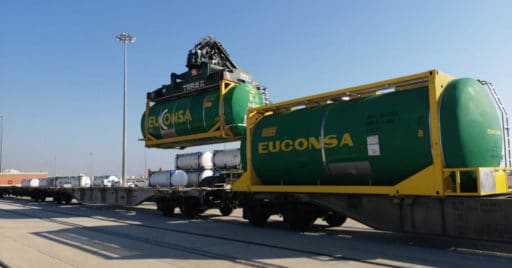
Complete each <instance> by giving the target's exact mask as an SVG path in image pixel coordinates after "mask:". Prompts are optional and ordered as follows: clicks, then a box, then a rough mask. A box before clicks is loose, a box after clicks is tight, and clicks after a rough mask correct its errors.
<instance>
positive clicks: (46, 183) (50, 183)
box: [39, 177, 55, 188]
mask: <svg viewBox="0 0 512 268" xmlns="http://www.w3.org/2000/svg"><path fill="white" fill-rule="evenodd" d="M51 187H55V178H52V177H51V178H46V179H40V180H39V188H51Z"/></svg>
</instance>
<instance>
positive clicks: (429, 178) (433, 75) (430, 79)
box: [232, 70, 509, 196]
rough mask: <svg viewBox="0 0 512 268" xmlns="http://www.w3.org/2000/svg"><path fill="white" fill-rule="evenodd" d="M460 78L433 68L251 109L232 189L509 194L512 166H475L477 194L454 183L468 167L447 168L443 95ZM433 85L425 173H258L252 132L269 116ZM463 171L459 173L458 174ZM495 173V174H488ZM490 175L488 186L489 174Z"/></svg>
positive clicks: (354, 192)
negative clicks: (266, 178)
mask: <svg viewBox="0 0 512 268" xmlns="http://www.w3.org/2000/svg"><path fill="white" fill-rule="evenodd" d="M453 79H454V77H452V76H449V75H447V74H444V73H442V72H439V71H437V70H431V71H427V72H423V73H418V74H413V75H409V76H404V77H399V78H395V79H390V80H385V81H381V82H376V83H371V84H367V85H362V86H357V87H351V88H347V89H341V90H335V91H332V92H328V93H323V94H318V95H313V96H310V97H304V98H298V99H294V100H290V101H284V102H280V103H276V104H272V105H267V106H262V107H257V108H253V109H250V110H249V111H248V113H247V129H246V131H247V133H246V134H247V136H246V138H247V140H246V148H245V149H246V157H247V159H246V161H247V167H246V168H247V170H246V171H245V172H244V174H243V175H242V177H241V178H240V179H239V180H238V181H236V182H235V183H234V185H233V187H232V191H242V192H296V193H344V194H383V195H392V196H399V195H421V196H484V195H492V194H502V193H507V192H508V191H509V190H508V184H507V176H506V171H507V170H509V169H507V168H499V167H482V168H474V169H469V170H471V171H475V172H476V173H477V174H478V176H477V177H478V179H477V185H478V186H477V187H478V190H477V192H474V193H468V192H461V191H460V181H456V182H455V183H453V182H452V181H453V180H452V179H451V177H452V176H451V175H452V174H455V175H456V176H457V177H458V178H460V172H464V171H469V170H468V169H464V168H460V169H456V168H455V169H445V168H444V167H443V159H442V150H441V142H440V139H441V137H440V130H439V112H438V111H439V107H438V103H439V97H440V95H441V92H442V91H443V89H444V88H445V86H446V85H447V84H448V82H450V81H451V80H453ZM422 85H424V86H428V88H429V107H430V113H429V114H430V138H431V144H432V156H433V162H432V165H430V166H429V167H427V168H425V169H423V170H421V171H419V172H418V173H416V174H414V175H413V176H411V177H409V178H407V179H405V180H403V181H402V182H400V183H398V184H396V185H394V186H339V185H263V184H262V183H261V180H260V179H259V178H258V176H257V175H256V173H255V172H254V167H253V166H252V161H251V133H252V130H253V128H254V126H255V125H256V123H257V122H258V121H259V120H260V119H261V118H263V117H264V116H267V115H270V114H274V113H281V112H285V111H290V110H295V109H300V108H303V107H311V106H315V105H322V104H326V103H331V102H337V101H340V100H341V99H342V98H350V99H354V98H361V97H367V96H372V95H377V94H381V93H382V92H383V91H386V90H389V89H394V90H396V91H399V90H413V89H415V88H418V87H419V86H422ZM489 169H490V170H492V176H493V179H494V185H495V186H496V187H495V189H494V190H492V191H482V185H481V181H480V180H481V179H482V178H481V177H482V176H481V175H480V174H482V172H481V171H483V170H489ZM457 174H458V175H457ZM486 174H489V173H486ZM486 178H487V184H488V183H489V178H488V176H486Z"/></svg>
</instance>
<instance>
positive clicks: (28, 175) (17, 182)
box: [0, 169, 48, 186]
mask: <svg viewBox="0 0 512 268" xmlns="http://www.w3.org/2000/svg"><path fill="white" fill-rule="evenodd" d="M47 177H48V173H47V172H21V171H18V170H15V169H6V170H4V171H2V172H0V186H21V180H22V179H44V178H47Z"/></svg>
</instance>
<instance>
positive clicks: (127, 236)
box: [0, 200, 406, 268]
mask: <svg viewBox="0 0 512 268" xmlns="http://www.w3.org/2000/svg"><path fill="white" fill-rule="evenodd" d="M0 202H2V203H4V201H0ZM9 205H11V206H17V207H27V206H31V205H33V204H32V203H31V202H30V201H28V200H24V201H23V204H16V203H9ZM35 208H37V209H38V210H40V211H44V212H49V213H53V214H55V216H38V215H34V214H33V213H25V212H22V211H23V210H16V211H12V210H7V211H5V212H8V213H12V214H16V215H19V216H22V217H27V218H38V219H40V220H43V221H47V222H51V223H55V224H58V225H62V226H66V227H72V228H80V229H83V230H87V231H91V232H95V233H101V234H104V235H110V236H117V237H121V238H123V239H128V240H131V241H133V242H137V243H142V244H147V245H152V246H158V247H163V248H168V249H172V250H177V251H181V252H184V253H189V254H193V255H197V256H202V257H206V258H211V259H220V260H225V261H229V262H232V263H235V264H237V265H243V266H248V267H276V268H277V267H286V266H281V265H275V264H272V263H268V262H263V261H257V260H243V259H239V258H238V257H236V256H232V255H229V254H219V253H218V252H216V251H208V250H202V249H197V248H192V247H186V246H183V245H182V244H178V243H170V242H165V241H159V240H156V239H150V238H145V237H140V236H137V235H133V234H127V233H125V232H116V231H111V230H104V229H98V228H91V227H89V226H86V225H83V224H78V223H73V222H71V221H69V220H61V219H56V218H58V215H66V216H73V217H87V218H92V219H94V220H97V221H103V222H110V223H118V224H123V225H128V226H130V227H136V228H145V229H148V230H153V231H163V232H168V233H178V234H184V235H190V236H196V237H199V238H210V239H218V240H223V241H228V242H232V243H239V244H243V245H248V246H255V247H264V248H269V249H272V250H281V251H287V252H291V253H299V254H301V255H309V256H311V257H320V258H323V260H326V259H328V260H332V261H336V260H345V261H352V262H358V263H362V264H366V265H376V266H380V267H406V266H402V265H392V264H389V263H386V262H379V261H369V260H363V259H358V258H353V257H347V256H340V255H331V254H326V253H325V252H320V251H312V250H304V249H298V248H293V247H287V246H279V245H275V244H271V243H262V242H257V241H250V240H246V239H237V238H231V237H225V236H221V235H215V234H207V233H202V232H196V231H186V230H180V229H175V228H169V227H161V226H155V225H150V224H145V223H134V222H132V221H128V220H120V219H114V218H104V217H101V216H90V215H85V214H84V213H74V212H64V211H57V210H55V209H51V208H48V207H46V208H45V207H43V206H40V205H39V204H38V205H36V206H35ZM235 217H236V216H235Z"/></svg>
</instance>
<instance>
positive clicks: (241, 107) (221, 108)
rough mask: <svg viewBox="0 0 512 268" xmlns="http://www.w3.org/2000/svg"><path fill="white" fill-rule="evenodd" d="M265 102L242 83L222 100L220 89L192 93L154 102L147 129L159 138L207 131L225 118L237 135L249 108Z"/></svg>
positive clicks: (176, 144)
mask: <svg viewBox="0 0 512 268" xmlns="http://www.w3.org/2000/svg"><path fill="white" fill-rule="evenodd" d="M261 105H263V97H262V95H261V93H260V92H259V91H258V90H257V89H256V88H255V87H253V86H251V85H248V84H245V83H244V84H239V85H236V86H235V87H234V88H232V89H230V90H229V91H228V92H227V93H226V94H225V95H224V98H223V101H222V102H221V98H220V93H219V91H218V90H214V91H202V92H198V93H197V94H195V95H192V96H186V97H182V98H178V99H172V100H169V101H167V102H160V103H155V104H154V105H153V106H151V107H150V108H149V117H148V133H149V135H151V136H152V137H153V138H155V139H156V140H159V139H165V138H174V137H180V136H187V135H193V134H201V133H207V132H208V131H210V130H211V129H213V128H214V127H215V126H216V125H217V124H219V122H220V118H221V117H223V118H224V120H225V121H224V124H225V127H226V128H227V129H229V130H230V131H231V133H233V135H235V136H241V135H242V134H243V132H244V130H245V115H246V113H247V109H248V108H251V107H258V106H261ZM145 120H146V115H145V113H144V114H143V116H142V119H141V130H142V135H143V136H144V137H145V138H147V137H146V135H145ZM229 140H231V139H225V138H222V137H210V138H204V139H199V140H188V141H182V142H172V143H169V144H160V145H158V146H156V147H159V148H170V147H186V146H191V145H195V144H204V143H205V142H210V143H212V141H213V142H223V141H229Z"/></svg>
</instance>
